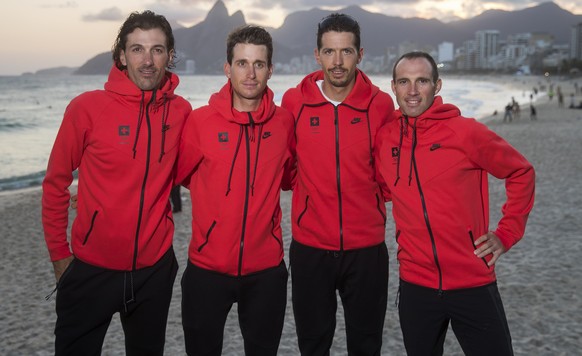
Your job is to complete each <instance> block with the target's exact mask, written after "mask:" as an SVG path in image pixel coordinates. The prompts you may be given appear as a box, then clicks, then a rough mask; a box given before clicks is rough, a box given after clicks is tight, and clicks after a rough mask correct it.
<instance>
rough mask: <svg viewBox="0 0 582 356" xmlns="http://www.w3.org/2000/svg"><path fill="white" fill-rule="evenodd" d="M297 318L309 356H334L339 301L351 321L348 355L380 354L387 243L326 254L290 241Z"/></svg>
mask: <svg viewBox="0 0 582 356" xmlns="http://www.w3.org/2000/svg"><path fill="white" fill-rule="evenodd" d="M289 258H290V263H291V286H292V300H293V313H294V315H295V324H296V328H297V338H298V341H299V349H300V351H301V354H302V355H304V356H319V355H329V349H330V347H331V344H332V341H333V335H334V333H335V326H336V311H337V296H336V291H338V292H339V296H340V297H341V301H342V305H343V309H344V316H345V322H346V340H347V354H348V355H380V350H381V347H382V329H383V326H384V317H385V315H386V303H387V298H388V251H387V248H386V244H384V243H381V244H379V245H376V246H372V247H367V248H362V249H357V250H350V251H343V252H339V251H326V250H320V249H316V248H312V247H309V246H305V245H302V244H300V243H298V242H297V241H295V240H294V241H292V242H291V247H290V252H289Z"/></svg>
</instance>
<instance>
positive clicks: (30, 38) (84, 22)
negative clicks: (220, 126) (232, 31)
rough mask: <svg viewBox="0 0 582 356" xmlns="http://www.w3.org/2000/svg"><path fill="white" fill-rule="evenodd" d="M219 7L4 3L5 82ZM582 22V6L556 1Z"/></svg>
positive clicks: (323, 3)
mask: <svg viewBox="0 0 582 356" xmlns="http://www.w3.org/2000/svg"><path fill="white" fill-rule="evenodd" d="M215 2H216V0H157V1H153V0H53V1H51V0H2V2H1V3H0V13H1V14H2V17H3V19H2V21H0V33H1V34H2V35H3V36H2V37H3V42H4V43H3V45H2V46H1V47H0V58H2V61H1V62H0V63H1V65H0V75H18V74H21V73H23V72H34V71H37V70H39V69H44V68H51V67H56V66H70V67H77V66H80V65H82V64H83V63H85V62H86V61H87V60H88V59H90V58H91V57H93V56H94V55H96V54H98V53H101V52H106V51H108V50H110V48H111V45H112V43H113V41H114V39H115V37H116V36H117V31H118V29H119V26H120V25H121V23H122V22H123V20H124V19H125V18H126V17H127V15H128V14H129V13H131V12H132V11H141V10H144V9H151V10H153V11H155V12H157V13H160V14H163V15H165V16H166V17H167V18H168V20H175V21H178V22H179V23H181V24H182V25H185V26H191V25H195V24H196V23H198V22H200V21H202V20H203V19H204V17H205V16H206V14H207V13H208V11H209V10H210V8H212V6H213V5H214V3H215ZM223 2H224V3H225V5H226V8H227V9H228V12H229V14H233V13H234V12H235V11H238V10H242V12H243V14H244V16H245V19H246V21H247V23H254V24H258V25H263V26H270V27H275V28H277V27H279V26H281V24H282V23H283V20H284V19H285V16H286V15H287V14H289V13H291V12H294V11H298V10H308V9H310V8H313V7H315V6H314V5H313V3H316V4H317V5H316V6H317V7H320V8H325V9H330V10H335V9H338V8H342V7H345V6H348V5H354V4H359V5H360V6H362V7H363V8H364V9H366V10H368V11H371V12H380V13H383V14H386V15H390V16H400V17H424V18H437V19H439V20H441V21H444V22H449V21H452V20H455V19H461V18H469V17H473V16H476V15H478V14H480V13H482V12H483V11H485V10H488V9H503V10H515V9H522V8H525V7H531V6H533V5H535V4H537V3H539V1H528V0H513V1H500V2H496V1H491V2H489V1H480V0H387V1H378V0H315V1H314V0H223ZM554 2H555V3H557V4H558V5H560V6H561V7H562V8H564V9H566V10H568V11H571V12H573V13H574V14H582V1H580V0H555V1H554Z"/></svg>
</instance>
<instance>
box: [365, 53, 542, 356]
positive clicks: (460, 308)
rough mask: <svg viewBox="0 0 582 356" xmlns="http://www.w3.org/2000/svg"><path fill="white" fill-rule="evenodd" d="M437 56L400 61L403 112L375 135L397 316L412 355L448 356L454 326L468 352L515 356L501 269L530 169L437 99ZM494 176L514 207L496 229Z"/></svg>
mask: <svg viewBox="0 0 582 356" xmlns="http://www.w3.org/2000/svg"><path fill="white" fill-rule="evenodd" d="M441 85H442V82H441V79H440V78H439V74H438V70H437V66H436V63H435V61H434V59H433V58H432V57H431V56H430V55H429V54H427V53H424V52H410V53H407V54H405V55H403V56H402V57H400V59H398V60H397V61H396V64H395V66H394V70H393V80H392V91H393V92H394V95H395V96H396V101H397V102H398V105H399V106H400V107H399V109H398V110H397V111H395V113H394V115H393V118H394V120H391V121H389V123H388V124H387V125H385V126H384V127H383V128H382V129H381V130H380V132H379V133H378V137H377V140H378V142H377V148H378V149H377V150H376V151H375V152H376V153H375V155H376V167H377V168H378V175H379V177H378V179H379V180H380V181H382V180H383V181H384V184H383V185H382V186H383V187H387V188H388V190H387V191H386V192H385V193H386V197H387V198H389V199H391V200H392V214H393V216H394V220H395V223H396V231H397V233H396V239H397V243H398V254H397V256H398V261H399V266H400V267H399V269H400V288H399V299H398V310H399V316H400V326H401V329H402V334H403V338H404V344H405V347H406V351H407V353H408V355H411V356H413V355H442V354H443V344H444V341H445V334H446V332H447V329H448V324H449V322H450V323H451V325H452V328H453V331H454V333H455V335H456V337H457V339H458V340H459V343H460V345H461V348H462V349H463V352H464V353H465V354H466V355H496V356H498V355H512V354H513V351H512V346H511V336H510V333H509V328H508V324H507V321H506V317H505V312H504V310H503V305H502V303H501V298H500V295H499V291H498V288H497V285H496V278H495V271H494V268H495V263H496V262H497V261H498V259H499V257H500V256H501V255H502V254H503V253H505V252H507V250H509V249H510V248H511V247H512V246H513V245H514V244H516V243H517V242H518V241H519V240H520V239H521V238H522V236H523V234H524V230H525V225H526V221H527V218H528V214H529V212H530V211H531V209H532V207H533V202H534V184H535V177H534V170H533V167H532V165H531V164H530V163H529V162H528V161H527V160H526V159H525V157H523V156H522V155H521V154H520V153H519V152H518V151H517V150H516V149H515V148H513V147H512V146H511V145H509V143H507V142H506V141H505V140H503V139H502V138H501V137H499V136H498V135H497V134H495V133H494V132H493V131H491V130H489V129H488V128H487V127H486V126H485V125H483V124H481V123H479V122H478V121H476V120H474V119H468V118H464V117H462V116H461V112H460V110H459V109H458V108H457V107H456V106H454V105H452V104H444V103H443V99H442V98H441V97H440V96H437V94H438V92H439V91H440V89H441ZM488 174H491V175H493V176H494V177H496V178H498V179H504V180H505V187H506V194H507V197H508V198H507V201H506V202H505V204H504V205H503V207H502V214H503V215H502V218H501V220H500V221H499V222H498V224H497V228H496V230H495V231H493V232H492V231H489V221H488V217H489V198H488V188H487V179H488Z"/></svg>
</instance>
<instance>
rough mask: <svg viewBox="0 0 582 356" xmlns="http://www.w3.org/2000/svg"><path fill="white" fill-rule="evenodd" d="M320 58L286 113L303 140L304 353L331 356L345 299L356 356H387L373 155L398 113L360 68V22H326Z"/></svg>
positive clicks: (298, 210) (295, 206)
mask: <svg viewBox="0 0 582 356" xmlns="http://www.w3.org/2000/svg"><path fill="white" fill-rule="evenodd" d="M314 54H315V59H316V60H317V62H318V63H319V64H320V65H321V70H318V71H316V72H314V73H311V74H309V75H307V76H306V77H305V78H304V79H303V80H302V81H301V83H299V85H298V86H297V87H296V88H292V89H289V90H288V91H287V92H286V93H285V95H284V96H283V101H282V104H281V105H282V106H283V107H284V108H286V109H288V110H289V111H290V112H291V113H292V114H293V116H294V119H295V137H296V140H297V145H296V155H297V178H296V184H295V185H294V187H293V202H292V214H291V215H292V230H293V241H292V242H291V247H290V252H289V258H290V264H291V282H292V294H293V296H292V300H293V312H294V315H295V324H296V327H297V337H298V340H299V349H300V351H301V354H302V355H326V354H329V349H330V347H331V344H332V341H333V335H334V332H335V325H336V310H337V297H336V292H339V295H340V297H341V301H342V304H343V308H344V315H345V321H346V335H347V353H348V354H350V355H352V354H353V355H379V354H380V352H381V346H382V329H383V325H384V316H385V314H386V302H387V293H388V252H387V248H386V244H385V242H384V235H385V223H386V209H385V206H384V200H383V198H382V193H381V190H380V187H379V186H378V183H377V182H376V181H375V179H374V175H375V173H374V172H375V169H374V160H373V147H374V145H375V137H376V132H377V130H378V129H379V128H380V126H382V125H383V124H384V123H385V122H386V121H387V120H388V118H389V117H390V114H391V113H392V111H393V110H394V104H393V103H392V99H391V98H390V96H389V95H388V94H387V93H385V92H383V91H381V90H380V89H379V88H378V87H377V86H375V85H374V84H372V81H371V80H370V78H368V77H367V76H366V75H365V74H364V73H363V72H362V71H361V70H359V69H358V68H357V65H358V63H360V61H361V60H362V56H363V54H364V49H363V48H361V47H360V26H359V24H358V22H357V21H356V20H355V19H353V18H352V17H350V16H348V15H345V14H337V13H335V14H331V15H329V16H326V17H325V18H323V20H321V22H320V23H319V24H318V26H317V48H316V49H315V50H314Z"/></svg>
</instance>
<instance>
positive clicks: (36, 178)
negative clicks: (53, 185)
mask: <svg viewBox="0 0 582 356" xmlns="http://www.w3.org/2000/svg"><path fill="white" fill-rule="evenodd" d="M45 174H46V171H40V172H36V173H31V174H27V175H24V176H17V177H10V178H1V179H0V192H1V191H7V190H16V189H23V188H30V187H36V186H40V185H41V184H42V180H43V179H44V176H45Z"/></svg>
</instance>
